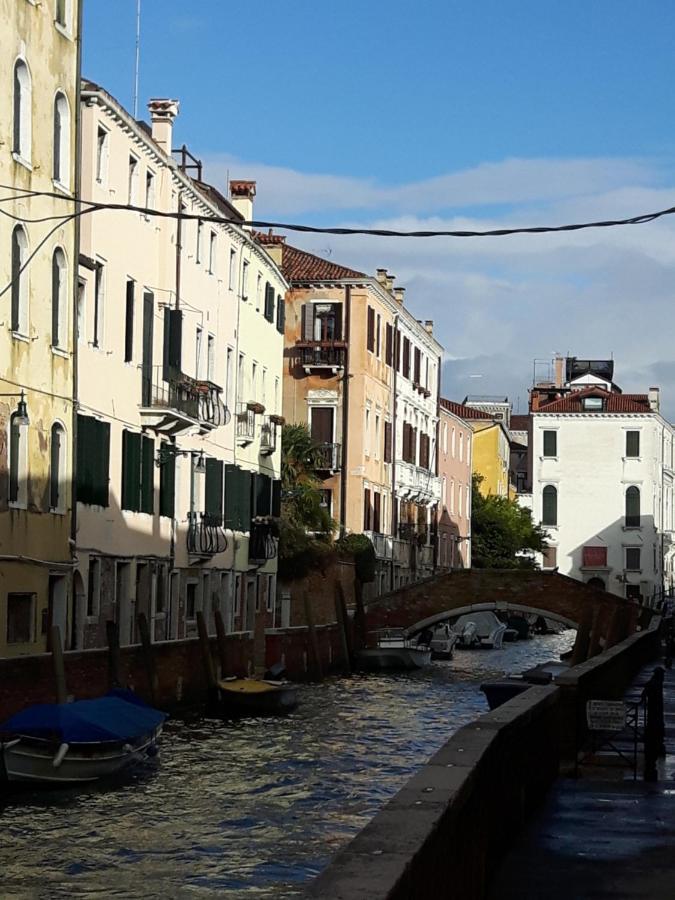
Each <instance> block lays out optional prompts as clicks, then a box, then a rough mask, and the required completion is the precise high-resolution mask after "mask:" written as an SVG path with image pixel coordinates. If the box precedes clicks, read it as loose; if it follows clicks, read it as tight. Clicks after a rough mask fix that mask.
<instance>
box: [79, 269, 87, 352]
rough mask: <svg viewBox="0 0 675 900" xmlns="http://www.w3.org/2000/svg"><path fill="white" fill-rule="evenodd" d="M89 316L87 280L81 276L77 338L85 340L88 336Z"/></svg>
mask: <svg viewBox="0 0 675 900" xmlns="http://www.w3.org/2000/svg"><path fill="white" fill-rule="evenodd" d="M86 316H87V282H86V281H85V280H84V279H82V278H79V279H78V282H77V339H78V341H83V340H84V339H85V337H86Z"/></svg>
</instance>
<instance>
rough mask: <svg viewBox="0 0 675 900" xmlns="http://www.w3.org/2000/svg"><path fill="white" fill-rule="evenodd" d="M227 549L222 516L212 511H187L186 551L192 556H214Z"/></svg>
mask: <svg viewBox="0 0 675 900" xmlns="http://www.w3.org/2000/svg"><path fill="white" fill-rule="evenodd" d="M225 550H227V537H226V535H225V529H224V528H223V517H222V516H219V515H214V514H213V513H203V512H192V513H188V530H187V551H188V553H189V554H191V555H192V556H215V554H216V553H224V552H225Z"/></svg>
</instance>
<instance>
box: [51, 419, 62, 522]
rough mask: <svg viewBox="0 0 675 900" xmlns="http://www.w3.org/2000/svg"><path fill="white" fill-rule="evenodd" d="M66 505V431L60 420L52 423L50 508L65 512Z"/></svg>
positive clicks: (53, 510)
mask: <svg viewBox="0 0 675 900" xmlns="http://www.w3.org/2000/svg"><path fill="white" fill-rule="evenodd" d="M65 506H66V433H65V431H64V430H63V426H62V425H60V424H59V423H58V422H55V423H54V424H53V425H52V433H51V453H50V466H49V509H50V511H51V512H58V513H63V512H65Z"/></svg>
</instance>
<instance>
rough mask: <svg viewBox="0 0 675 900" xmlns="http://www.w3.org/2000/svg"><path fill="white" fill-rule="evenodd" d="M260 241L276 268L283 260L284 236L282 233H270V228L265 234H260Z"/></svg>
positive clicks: (279, 266)
mask: <svg viewBox="0 0 675 900" xmlns="http://www.w3.org/2000/svg"><path fill="white" fill-rule="evenodd" d="M260 243H261V244H262V245H263V247H264V248H265V250H266V251H267V255H268V256H271V257H272V259H273V260H274V262H275V263H276V265H277V266H278V268H281V265H282V263H283V260H284V244H285V243H286V238H285V236H284V235H283V234H272V229H270V230H269V232H268V233H267V234H262V235H260Z"/></svg>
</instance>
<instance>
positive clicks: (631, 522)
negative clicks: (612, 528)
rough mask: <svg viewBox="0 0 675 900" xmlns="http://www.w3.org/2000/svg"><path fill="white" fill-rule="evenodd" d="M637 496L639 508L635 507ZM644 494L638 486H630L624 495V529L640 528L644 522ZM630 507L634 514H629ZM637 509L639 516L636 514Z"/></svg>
mask: <svg viewBox="0 0 675 900" xmlns="http://www.w3.org/2000/svg"><path fill="white" fill-rule="evenodd" d="M636 496H637V506H636V505H635V499H634V498H635V497H636ZM641 503H642V492H641V491H640V488H639V487H638V486H637V485H636V484H631V485H628V487H627V488H626V491H625V494H624V528H640V526H641V521H642V510H641ZM629 505H630V506H631V508H632V512H630V513H629V511H628V510H629ZM635 509H637V514H636V513H635Z"/></svg>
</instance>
